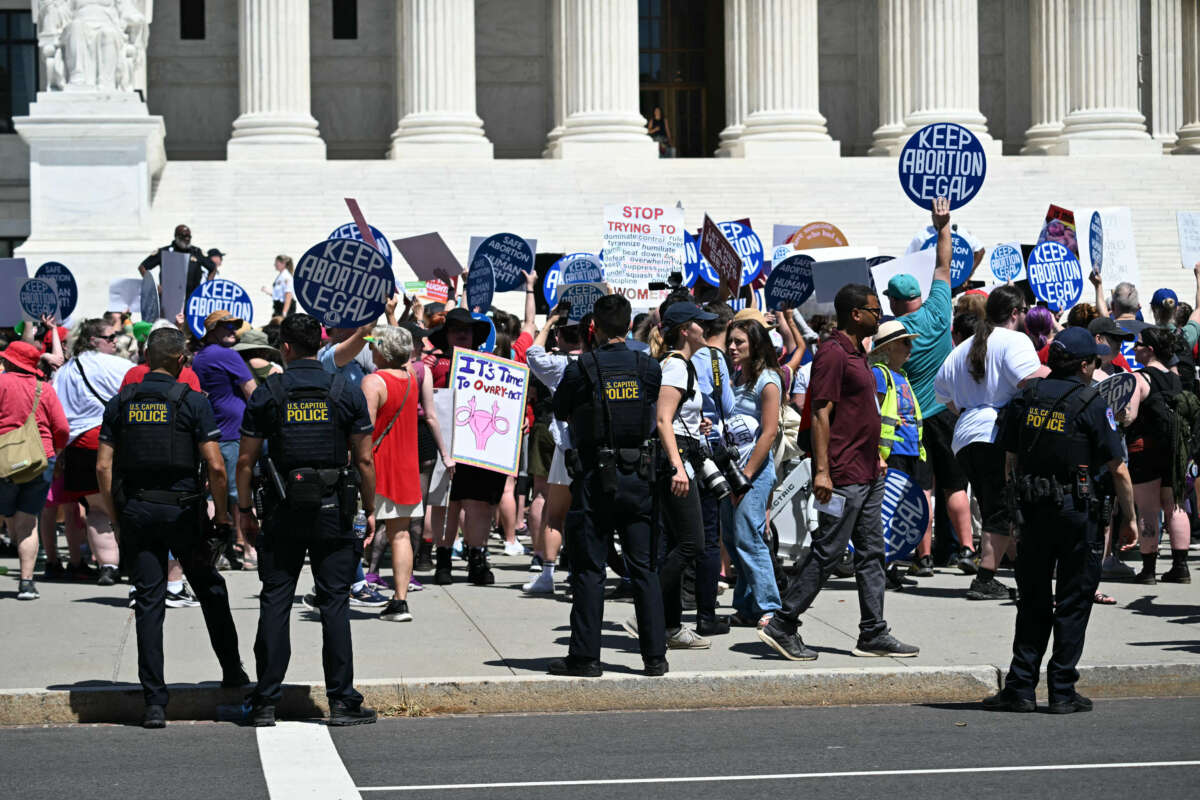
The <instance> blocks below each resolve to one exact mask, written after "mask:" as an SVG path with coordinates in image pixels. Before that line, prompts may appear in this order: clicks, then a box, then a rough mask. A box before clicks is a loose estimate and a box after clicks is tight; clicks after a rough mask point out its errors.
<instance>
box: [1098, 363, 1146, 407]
mask: <svg viewBox="0 0 1200 800" xmlns="http://www.w3.org/2000/svg"><path fill="white" fill-rule="evenodd" d="M1096 391H1097V392H1099V393H1100V394H1101V395H1103V397H1104V399H1105V401H1106V402H1107V403H1108V407H1109V408H1111V409H1112V412H1113V413H1114V414H1120V413H1121V412H1122V411H1124V410H1125V406H1127V405H1129V401H1130V399H1131V398H1132V397H1133V393H1134V392H1136V391H1137V378H1136V377H1135V376H1134V374H1133V373H1132V372H1118V373H1117V374H1116V375H1112V376H1110V377H1108V378H1105V379H1104V380H1102V381H1100V382H1099V383H1098V384H1096Z"/></svg>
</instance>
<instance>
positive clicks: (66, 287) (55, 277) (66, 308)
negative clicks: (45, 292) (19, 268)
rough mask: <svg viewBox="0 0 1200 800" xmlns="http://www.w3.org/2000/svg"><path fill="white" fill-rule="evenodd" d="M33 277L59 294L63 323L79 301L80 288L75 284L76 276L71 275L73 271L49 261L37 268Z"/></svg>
mask: <svg viewBox="0 0 1200 800" xmlns="http://www.w3.org/2000/svg"><path fill="white" fill-rule="evenodd" d="M33 277H35V278H41V279H42V280H44V281H45V282H46V283H48V284H50V285H51V286H53V287H54V289H55V291H57V292H58V316H59V320H58V321H59V322H62V321H63V320H64V319H66V318H67V317H69V316H71V312H73V311H74V310H75V304H76V303H77V302H78V301H79V287H78V286H77V285H76V284H75V276H74V275H72V274H71V270H69V269H67V267H66V265H65V264H60V263H58V262H57V261H47V262H46V263H45V264H42V265H41V266H40V267H38V268H37V272H35V273H33Z"/></svg>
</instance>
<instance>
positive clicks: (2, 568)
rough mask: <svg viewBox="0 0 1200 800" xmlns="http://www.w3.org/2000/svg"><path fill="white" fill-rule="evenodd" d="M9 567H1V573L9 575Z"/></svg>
mask: <svg viewBox="0 0 1200 800" xmlns="http://www.w3.org/2000/svg"><path fill="white" fill-rule="evenodd" d="M7 574H8V567H0V575H7Z"/></svg>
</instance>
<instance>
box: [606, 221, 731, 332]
mask: <svg viewBox="0 0 1200 800" xmlns="http://www.w3.org/2000/svg"><path fill="white" fill-rule="evenodd" d="M683 263H684V257H683V209H682V208H677V207H676V206H654V205H637V204H634V203H625V204H619V203H613V204H610V205H606V206H605V207H604V276H605V279H606V280H607V282H608V285H609V286H610V287H611V288H612V290H613V292H615V293H620V294H623V295H625V297H627V298H628V299H629V302H630V303H631V304H632V305H633V306H634V307H636V308H649V307H651V306H657V305H658V303H659V302H660V301H661V300H662V299H663V297H664V295H665V293H664V292H662V291H651V290H650V287H649V284H650V283H651V282H654V281H658V282H665V281H666V280H667V277H668V276H670V274H671V273H672V272H680V273H682V272H683ZM738 271H739V275H740V272H741V258H738Z"/></svg>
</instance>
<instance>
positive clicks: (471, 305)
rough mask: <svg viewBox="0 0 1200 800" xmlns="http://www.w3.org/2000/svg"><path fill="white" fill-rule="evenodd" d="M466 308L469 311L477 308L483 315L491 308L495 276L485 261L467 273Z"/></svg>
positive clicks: (494, 290) (494, 289)
mask: <svg viewBox="0 0 1200 800" xmlns="http://www.w3.org/2000/svg"><path fill="white" fill-rule="evenodd" d="M464 291H466V293H467V308H468V309H469V310H471V311H474V310H475V309H477V308H479V309H482V310H483V312H484V313H487V310H488V309H489V308H491V307H492V296H493V295H494V294H495V292H496V275H495V273H493V272H492V268H491V266H490V265H488V263H487V262H486V261H485V262H484V263H482V264H477V265H476V266H475V268H474V269H472V270H471V271H470V272H469V273H467V286H466V289H465V290H464Z"/></svg>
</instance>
